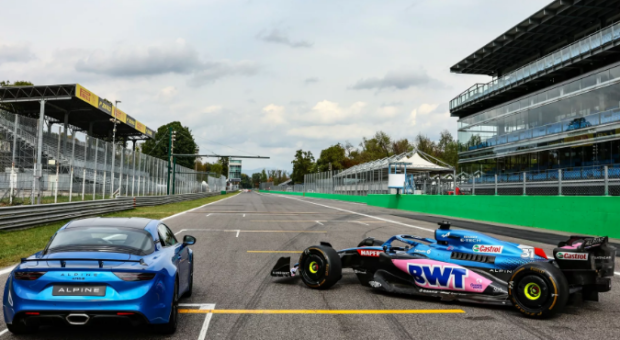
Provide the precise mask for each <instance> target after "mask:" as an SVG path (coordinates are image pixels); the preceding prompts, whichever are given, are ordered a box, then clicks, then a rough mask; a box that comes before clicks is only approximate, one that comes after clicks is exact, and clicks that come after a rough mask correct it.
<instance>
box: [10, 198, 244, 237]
mask: <svg viewBox="0 0 620 340" xmlns="http://www.w3.org/2000/svg"><path fill="white" fill-rule="evenodd" d="M231 192H234V191H227V193H231ZM220 194H221V193H220V192H205V193H198V194H185V195H171V196H144V197H119V198H116V199H109V200H97V201H82V202H70V203H56V204H41V205H22V206H16V207H3V208H0V230H6V229H19V228H25V227H32V226H36V225H40V224H45V223H48V222H56V221H62V220H68V219H74V218H78V217H86V216H95V215H101V214H109V213H113V212H118V211H125V210H131V209H133V208H135V207H147V206H155V205H161V204H168V203H176V202H182V201H189V200H195V199H199V198H205V197H211V196H217V195H220Z"/></svg>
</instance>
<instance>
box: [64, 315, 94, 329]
mask: <svg viewBox="0 0 620 340" xmlns="http://www.w3.org/2000/svg"><path fill="white" fill-rule="evenodd" d="M65 319H66V320H67V322H68V323H69V324H70V325H74V326H82V325H85V324H87V323H88V320H90V317H89V316H88V315H86V314H69V315H67V317H66V318H65Z"/></svg>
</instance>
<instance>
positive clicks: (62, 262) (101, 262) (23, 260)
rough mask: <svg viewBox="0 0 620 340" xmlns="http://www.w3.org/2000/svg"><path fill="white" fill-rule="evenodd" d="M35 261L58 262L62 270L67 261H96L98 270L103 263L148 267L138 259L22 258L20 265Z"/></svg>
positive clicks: (142, 260)
mask: <svg viewBox="0 0 620 340" xmlns="http://www.w3.org/2000/svg"><path fill="white" fill-rule="evenodd" d="M36 261H60V266H61V267H62V268H64V267H65V265H66V264H67V261H97V262H99V268H103V262H135V263H140V264H141V265H143V266H148V265H147V264H146V262H144V259H139V260H115V259H75V258H73V259H26V258H22V261H21V263H25V262H36Z"/></svg>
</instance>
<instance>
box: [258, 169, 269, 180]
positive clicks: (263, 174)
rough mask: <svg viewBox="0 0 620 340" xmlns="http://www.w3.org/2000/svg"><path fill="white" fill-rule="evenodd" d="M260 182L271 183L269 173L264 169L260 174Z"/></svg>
mask: <svg viewBox="0 0 620 340" xmlns="http://www.w3.org/2000/svg"><path fill="white" fill-rule="evenodd" d="M260 181H261V182H263V183H264V182H269V176H267V172H266V171H265V169H263V171H261V172H260Z"/></svg>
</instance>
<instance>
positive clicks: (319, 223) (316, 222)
mask: <svg viewBox="0 0 620 340" xmlns="http://www.w3.org/2000/svg"><path fill="white" fill-rule="evenodd" d="M316 223H318V224H320V225H325V224H323V223H321V222H319V221H316Z"/></svg>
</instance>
